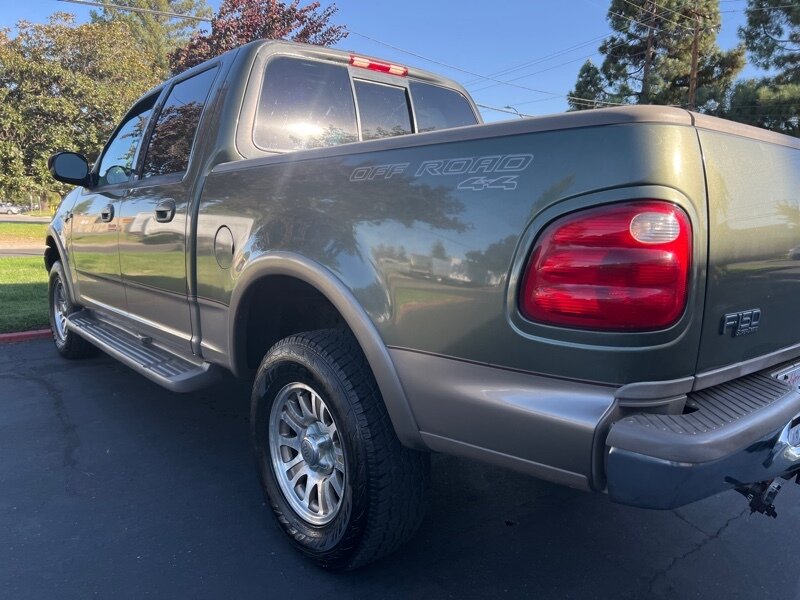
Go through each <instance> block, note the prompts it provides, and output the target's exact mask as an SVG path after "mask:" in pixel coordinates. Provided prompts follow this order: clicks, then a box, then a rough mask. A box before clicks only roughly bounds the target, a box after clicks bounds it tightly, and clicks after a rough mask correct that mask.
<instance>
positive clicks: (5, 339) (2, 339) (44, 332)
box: [0, 329, 53, 344]
mask: <svg viewBox="0 0 800 600" xmlns="http://www.w3.org/2000/svg"><path fill="white" fill-rule="evenodd" d="M51 337H53V332H52V331H50V330H49V329H36V330H34V331H17V332H15V333H0V344H16V343H17V342H29V341H31V340H43V339H45V338H51Z"/></svg>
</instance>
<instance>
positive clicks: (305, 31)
mask: <svg viewBox="0 0 800 600" xmlns="http://www.w3.org/2000/svg"><path fill="white" fill-rule="evenodd" d="M337 11H338V9H337V8H336V5H335V4H331V5H330V6H328V7H326V8H321V5H320V3H319V2H312V3H310V4H307V5H306V6H300V0H293V1H292V2H290V3H288V4H287V3H284V2H280V1H279V0H223V2H222V4H221V6H220V8H219V12H217V14H216V15H215V16H214V18H213V19H212V21H211V32H210V33H199V34H197V35H195V36H193V37H192V39H191V41H190V42H189V43H188V44H187V45H186V46H184V47H182V48H179V49H177V50H176V51H175V52H173V53H172V55H171V56H170V64H171V67H172V70H173V72H175V73H179V72H181V71H184V70H186V69H188V68H190V67H193V66H195V65H197V64H200V63H201V62H203V61H205V60H208V59H209V58H213V57H214V56H218V55H220V54H222V53H224V52H227V51H228V50H232V49H233V48H237V47H238V46H241V45H242V44H246V43H248V42H252V41H253V40H258V39H290V40H294V41H296V42H305V43H307V44H317V45H320V46H330V45H332V44H335V43H336V42H338V41H339V40H341V39H343V38H344V37H346V36H347V30H346V28H345V27H344V26H343V25H331V24H330V20H331V18H332V17H333V16H334V15H335V14H336V12H337Z"/></svg>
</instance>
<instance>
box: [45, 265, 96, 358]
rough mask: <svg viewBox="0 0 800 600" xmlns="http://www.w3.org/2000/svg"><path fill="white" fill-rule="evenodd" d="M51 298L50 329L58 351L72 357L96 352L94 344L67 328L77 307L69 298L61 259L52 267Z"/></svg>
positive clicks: (66, 356)
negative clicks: (68, 320) (68, 318)
mask: <svg viewBox="0 0 800 600" xmlns="http://www.w3.org/2000/svg"><path fill="white" fill-rule="evenodd" d="M49 299H50V329H51V331H52V332H53V341H54V342H55V344H56V350H58V353H59V354H61V356H63V357H65V358H71V359H77V358H84V357H86V356H92V355H93V354H95V353H96V351H97V349H96V348H95V347H94V346H92V345H91V344H90V343H89V342H87V341H86V340H85V339H83V338H82V337H80V336H78V335H77V334H75V332H73V331H70V330H69V329H68V328H67V317H68V316H69V315H70V314H72V313H73V312H75V310H76V307H75V305H73V304H72V301H71V300H70V299H69V293H68V292H67V284H66V279H65V276H64V268H63V267H62V266H61V262H59V261H56V262H55V263H53V266H52V267H50V283H49Z"/></svg>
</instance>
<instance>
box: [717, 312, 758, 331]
mask: <svg viewBox="0 0 800 600" xmlns="http://www.w3.org/2000/svg"><path fill="white" fill-rule="evenodd" d="M760 321H761V309H760V308H753V309H750V310H745V311H742V312H735V313H728V314H727V315H725V316H723V317H722V320H721V321H720V324H719V334H720V335H725V334H726V333H727V332H730V334H731V337H739V336H740V335H749V334H751V333H755V332H756V331H757V330H758V324H759V322H760Z"/></svg>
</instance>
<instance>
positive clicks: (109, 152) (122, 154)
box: [97, 94, 158, 186]
mask: <svg viewBox="0 0 800 600" xmlns="http://www.w3.org/2000/svg"><path fill="white" fill-rule="evenodd" d="M157 98H158V94H153V95H152V96H149V97H148V98H145V99H144V100H142V101H141V102H139V103H138V104H137V105H136V106H134V107H133V109H131V111H130V112H129V113H128V114H127V115H125V119H124V120H123V121H122V125H120V128H119V129H118V130H117V132H116V134H115V135H114V137H113V138H111V139H110V140H109V142H108V144H106V148H105V150H104V151H103V156H102V157H101V158H100V165H99V166H98V168H97V175H98V180H97V185H98V186H102V185H114V184H115V183H124V182H126V181H128V179H129V178H130V176H131V173H132V172H133V160H134V158H135V157H136V149H137V148H138V147H139V142H141V140H142V136H143V135H144V130H145V129H146V128H147V121H148V120H149V119H150V114H151V113H152V112H153V105H155V103H156V99H157Z"/></svg>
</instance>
